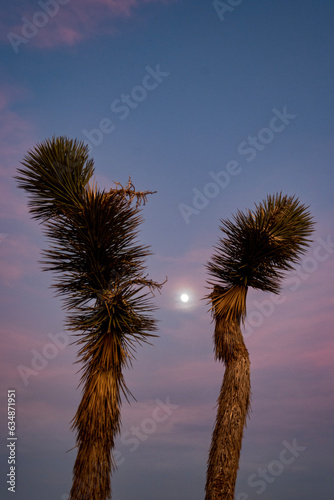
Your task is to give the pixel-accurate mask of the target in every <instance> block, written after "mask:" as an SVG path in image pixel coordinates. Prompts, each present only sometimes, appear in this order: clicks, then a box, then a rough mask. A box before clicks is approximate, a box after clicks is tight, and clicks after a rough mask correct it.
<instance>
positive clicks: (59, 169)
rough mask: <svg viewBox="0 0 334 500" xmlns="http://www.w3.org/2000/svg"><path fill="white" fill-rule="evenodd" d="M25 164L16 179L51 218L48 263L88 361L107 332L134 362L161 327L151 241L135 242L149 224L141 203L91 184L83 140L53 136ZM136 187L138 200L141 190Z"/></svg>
mask: <svg viewBox="0 0 334 500" xmlns="http://www.w3.org/2000/svg"><path fill="white" fill-rule="evenodd" d="M22 164H23V166H24V168H21V169H19V170H18V172H19V175H18V176H17V177H16V179H17V180H18V184H19V187H20V188H23V189H25V190H26V191H27V192H28V194H29V195H30V211H31V212H32V214H33V216H34V217H35V218H39V219H41V220H42V222H44V228H45V229H44V230H45V234H46V235H47V237H48V239H49V243H50V245H49V248H48V249H47V250H45V251H44V252H43V256H44V260H43V261H42V263H43V266H44V267H43V269H44V270H51V271H53V272H55V273H56V280H55V284H54V285H53V286H54V287H55V288H56V290H57V293H58V294H59V295H61V296H63V298H64V303H65V308H66V309H67V310H68V311H69V314H68V318H67V325H68V327H69V328H70V329H71V330H72V331H80V332H81V340H83V339H84V342H85V348H83V349H82V350H81V355H82V358H83V360H84V362H85V363H87V362H89V360H91V359H93V358H94V357H96V356H97V354H96V353H97V352H99V350H96V345H97V344H96V343H98V342H102V339H104V340H105V338H106V336H108V335H109V336H110V335H111V336H113V337H114V340H115V343H116V344H117V345H119V346H120V348H121V349H122V350H124V352H125V353H126V354H125V355H124V356H123V355H122V359H123V360H127V361H128V360H129V359H130V354H129V353H130V351H131V349H132V348H133V345H134V342H136V341H140V340H143V341H145V339H146V338H147V337H150V336H151V333H150V332H151V331H152V330H154V327H155V322H154V320H153V319H152V318H151V316H150V314H149V313H150V312H151V311H152V306H151V305H150V297H151V293H150V292H151V291H152V290H154V289H155V288H159V287H160V285H159V284H158V283H155V282H153V281H152V280H148V279H147V278H146V275H145V265H144V261H145V258H146V257H147V256H148V255H149V254H150V252H149V250H148V247H145V246H142V245H138V244H137V243H136V238H137V233H138V227H139V225H140V223H141V222H142V219H141V217H140V213H139V209H138V207H137V206H135V207H133V206H132V205H131V203H130V201H129V199H128V198H127V197H126V196H123V195H122V192H120V190H119V189H111V190H110V191H109V192H105V191H100V190H98V189H97V188H96V186H94V185H88V181H89V179H90V178H91V176H92V174H93V160H92V159H90V158H89V156H88V147H87V146H85V145H84V144H83V143H82V142H78V141H76V140H71V139H68V138H66V137H57V138H53V139H52V140H46V141H44V142H43V143H41V144H38V145H37V146H36V148H35V149H34V150H32V151H30V152H28V154H27V155H26V157H25V159H24V161H23V162H22ZM131 193H132V194H133V196H132V198H133V197H134V196H135V195H136V192H135V191H134V189H133V190H132V191H131ZM132 198H131V199H132ZM93 339H94V340H93ZM90 349H91V354H89V351H90ZM114 352H115V353H117V352H118V351H117V349H115V351H114ZM118 361H119V360H118V359H117V358H114V362H115V363H116V364H117V363H118ZM107 365H108V363H107Z"/></svg>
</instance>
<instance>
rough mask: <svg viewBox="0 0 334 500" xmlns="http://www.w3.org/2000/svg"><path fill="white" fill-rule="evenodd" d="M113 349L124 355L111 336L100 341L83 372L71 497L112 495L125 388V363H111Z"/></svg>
mask: <svg viewBox="0 0 334 500" xmlns="http://www.w3.org/2000/svg"><path fill="white" fill-rule="evenodd" d="M99 344H100V345H99ZM113 349H117V350H118V359H120V358H121V359H122V358H123V357H124V351H123V350H122V349H120V348H119V346H117V344H116V342H114V341H113V339H112V335H110V337H109V338H108V339H104V340H103V342H101V343H99V342H97V346H96V350H95V356H93V359H92V362H91V363H90V364H89V368H88V369H87V371H86V372H85V373H84V375H83V381H84V389H83V396H82V400H81V402H80V405H79V407H78V410H77V413H76V415H75V417H74V419H73V425H72V428H73V429H76V430H77V447H78V454H77V458H76V461H75V464H74V468H73V484H72V489H71V492H70V500H106V499H108V498H111V473H112V471H113V470H114V469H115V467H116V465H115V463H114V459H113V456H112V449H113V448H114V442H115V438H116V436H117V434H118V433H119V432H120V404H121V394H120V393H121V390H122V388H123V389H124V387H125V385H124V382H123V377H122V372H121V368H122V366H121V364H122V363H120V365H119V366H118V367H116V366H111V361H110V360H111V359H112V352H113ZM122 361H124V359H122Z"/></svg>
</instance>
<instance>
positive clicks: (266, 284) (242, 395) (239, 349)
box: [205, 194, 314, 500]
mask: <svg viewBox="0 0 334 500" xmlns="http://www.w3.org/2000/svg"><path fill="white" fill-rule="evenodd" d="M221 222H222V225H221V227H220V229H221V230H222V232H223V233H224V235H225V236H224V237H223V238H220V239H219V243H218V245H217V246H216V247H215V254H214V255H213V257H212V261H211V262H209V263H208V264H207V269H208V272H209V274H210V275H211V277H212V278H214V279H213V281H209V284H210V286H212V291H211V293H210V294H209V295H208V297H207V298H208V299H209V301H210V303H211V310H212V314H213V319H214V322H215V331H214V345H215V357H216V359H218V360H219V361H222V362H223V363H224V364H225V373H224V378H223V383H222V387H221V391H220V395H219V398H218V409H217V417H216V424H215V428H214V430H213V434H212V441H211V447H210V452H209V459H208V469H207V482H206V487H205V491H206V496H205V499H206V500H218V499H219V500H233V498H234V490H235V483H236V478H237V471H238V467H239V458H240V450H241V443H242V437H243V429H244V426H245V423H246V418H247V415H248V412H249V407H250V394H251V389H250V361H249V355H248V351H247V348H246V346H245V343H244V340H243V336H242V333H241V329H240V322H241V321H243V320H244V318H245V316H246V295H247V289H248V287H250V286H251V287H253V288H256V289H259V290H263V291H266V292H273V293H279V290H280V284H281V281H282V279H283V277H284V275H285V272H286V271H289V270H291V269H292V268H293V264H295V263H297V262H298V260H299V259H300V256H301V255H302V254H303V253H305V251H306V249H307V247H308V246H309V243H310V241H311V240H310V239H309V236H310V234H311V233H312V231H313V226H314V223H313V221H312V217H311V216H310V213H309V212H308V211H307V207H305V206H304V205H302V204H300V202H299V200H298V198H295V197H294V196H291V197H288V196H283V195H282V194H276V195H274V196H268V197H267V198H266V200H264V201H263V202H262V203H260V204H259V205H255V210H253V211H250V210H248V211H246V212H245V213H243V212H240V211H238V212H237V214H236V215H235V216H234V217H233V220H232V221H230V220H222V221H221Z"/></svg>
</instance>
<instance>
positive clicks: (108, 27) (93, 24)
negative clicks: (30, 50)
mask: <svg viewBox="0 0 334 500" xmlns="http://www.w3.org/2000/svg"><path fill="white" fill-rule="evenodd" d="M175 1H176V0H97V1H95V0H67V1H66V0H51V1H49V2H47V1H43V0H41V1H39V2H38V3H37V4H36V5H35V6H34V7H35V8H34V9H33V8H32V6H30V7H27V5H26V2H24V3H23V2H21V4H20V5H16V8H15V12H14V9H12V10H11V11H10V12H9V13H8V14H7V19H5V20H3V21H2V30H1V31H2V33H6V34H7V35H6V36H4V35H3V36H2V39H3V41H6V42H7V43H8V42H9V43H10V44H11V45H12V47H13V49H14V51H15V52H16V53H18V52H19V51H20V50H22V48H24V46H26V45H29V46H30V47H38V48H43V49H52V48H54V47H58V46H74V45H76V44H78V43H80V42H81V41H83V40H85V39H88V38H91V37H93V36H95V35H101V34H107V35H116V34H117V33H118V32H119V30H120V28H119V25H117V23H116V22H119V21H120V20H122V19H123V20H126V19H129V18H131V17H134V16H136V15H137V14H138V11H139V10H140V9H141V8H142V7H144V6H145V5H147V4H168V3H172V2H175ZM19 37H21V40H20V38H19Z"/></svg>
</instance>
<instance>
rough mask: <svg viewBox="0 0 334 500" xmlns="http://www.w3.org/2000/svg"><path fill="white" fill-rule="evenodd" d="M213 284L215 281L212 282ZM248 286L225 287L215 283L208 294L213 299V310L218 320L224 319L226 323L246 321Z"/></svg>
mask: <svg viewBox="0 0 334 500" xmlns="http://www.w3.org/2000/svg"><path fill="white" fill-rule="evenodd" d="M210 284H213V283H210ZM246 296H247V286H244V285H234V286H232V287H230V288H223V287H221V286H219V285H214V287H213V291H212V293H211V294H209V295H208V298H209V299H210V300H211V312H212V314H213V316H214V318H215V319H216V320H218V319H223V320H224V322H226V323H232V322H237V323H240V321H244V319H245V316H246Z"/></svg>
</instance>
